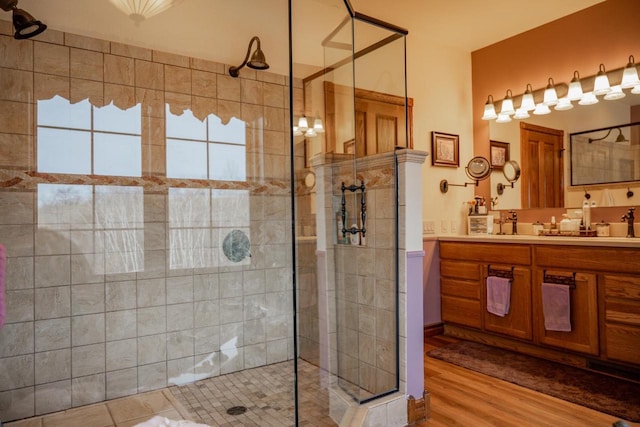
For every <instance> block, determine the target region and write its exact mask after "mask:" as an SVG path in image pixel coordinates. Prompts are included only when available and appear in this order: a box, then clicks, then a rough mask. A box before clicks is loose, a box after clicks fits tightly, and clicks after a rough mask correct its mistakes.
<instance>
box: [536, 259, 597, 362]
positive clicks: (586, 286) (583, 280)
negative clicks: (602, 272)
mask: <svg viewBox="0 0 640 427" xmlns="http://www.w3.org/2000/svg"><path fill="white" fill-rule="evenodd" d="M545 271H546V273H547V274H549V275H554V276H561V277H568V278H571V277H573V273H574V271H570V270H544V269H540V268H538V269H536V278H535V280H534V285H533V307H534V319H535V320H534V323H535V332H536V333H535V341H536V342H539V343H540V344H545V345H548V346H553V347H557V348H563V349H567V350H573V351H577V352H580V353H586V354H592V355H596V356H597V355H598V353H599V349H600V346H599V343H598V287H597V277H596V275H595V274H592V273H578V272H576V275H575V287H573V288H572V289H571V290H570V291H569V295H570V311H571V332H563V331H547V330H546V329H545V327H544V314H543V310H542V283H543V282H544V274H545Z"/></svg>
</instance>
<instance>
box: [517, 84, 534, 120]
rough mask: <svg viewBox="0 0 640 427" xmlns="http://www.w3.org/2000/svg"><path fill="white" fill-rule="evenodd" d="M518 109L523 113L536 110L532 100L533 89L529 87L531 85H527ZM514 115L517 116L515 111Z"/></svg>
mask: <svg viewBox="0 0 640 427" xmlns="http://www.w3.org/2000/svg"><path fill="white" fill-rule="evenodd" d="M520 108H522V109H523V110H525V111H533V110H535V109H536V102H535V101H534V100H533V88H532V87H531V83H527V88H526V90H525V91H524V94H523V95H522V103H521V104H520ZM516 114H518V112H517V111H516ZM527 116H528V115H527Z"/></svg>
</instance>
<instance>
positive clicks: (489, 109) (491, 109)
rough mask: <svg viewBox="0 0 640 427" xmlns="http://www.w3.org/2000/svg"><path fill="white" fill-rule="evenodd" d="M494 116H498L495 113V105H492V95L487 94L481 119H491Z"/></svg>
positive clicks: (494, 117)
mask: <svg viewBox="0 0 640 427" xmlns="http://www.w3.org/2000/svg"><path fill="white" fill-rule="evenodd" d="M496 118H498V115H497V114H496V107H495V105H493V96H491V95H489V96H488V97H487V102H486V103H485V104H484V114H483V115H482V120H493V119H496Z"/></svg>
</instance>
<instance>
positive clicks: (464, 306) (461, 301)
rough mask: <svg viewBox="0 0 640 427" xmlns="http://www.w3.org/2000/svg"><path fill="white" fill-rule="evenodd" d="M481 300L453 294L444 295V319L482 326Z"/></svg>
mask: <svg viewBox="0 0 640 427" xmlns="http://www.w3.org/2000/svg"><path fill="white" fill-rule="evenodd" d="M480 318H481V316H480V301H474V300H470V299H465V298H457V297H453V296H448V295H443V296H442V320H443V321H445V322H451V323H458V324H460V325H466V326H471V327H473V328H478V329H479V328H480V327H481V326H482V323H481V319H480Z"/></svg>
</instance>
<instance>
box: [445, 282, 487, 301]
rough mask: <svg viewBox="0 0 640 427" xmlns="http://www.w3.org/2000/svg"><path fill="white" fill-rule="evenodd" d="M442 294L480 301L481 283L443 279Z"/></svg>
mask: <svg viewBox="0 0 640 427" xmlns="http://www.w3.org/2000/svg"><path fill="white" fill-rule="evenodd" d="M440 293H441V294H442V295H449V296H453V297H458V298H466V299H472V300H476V301H480V283H479V282H469V281H465V280H456V279H449V278H446V277H443V278H441V279H440Z"/></svg>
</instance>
